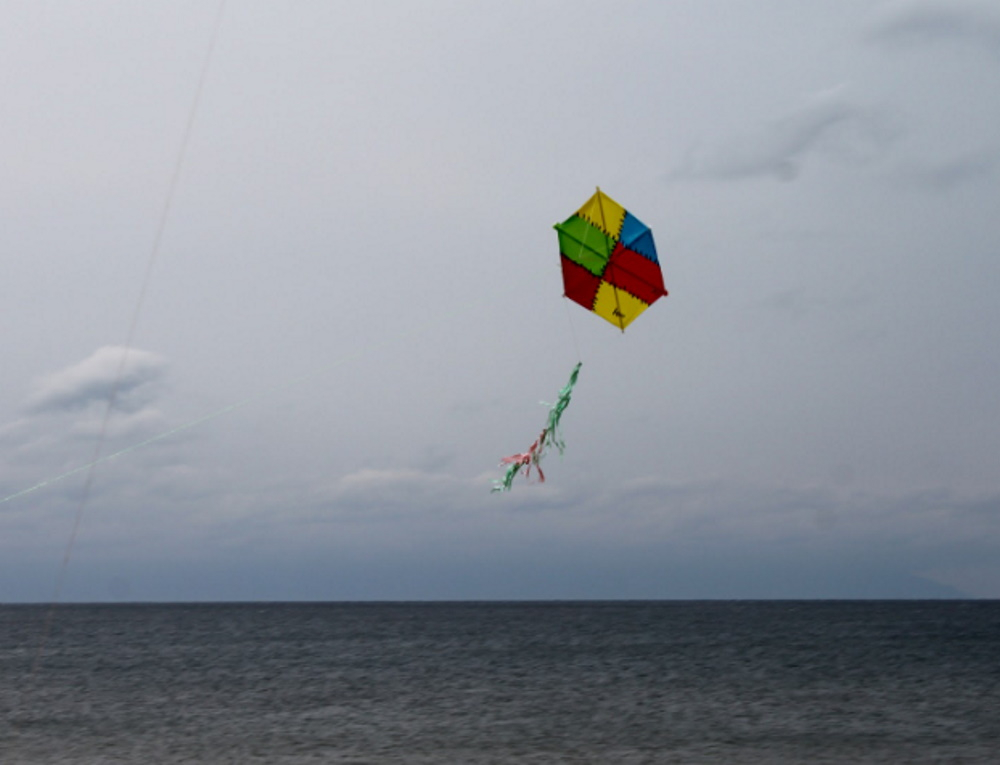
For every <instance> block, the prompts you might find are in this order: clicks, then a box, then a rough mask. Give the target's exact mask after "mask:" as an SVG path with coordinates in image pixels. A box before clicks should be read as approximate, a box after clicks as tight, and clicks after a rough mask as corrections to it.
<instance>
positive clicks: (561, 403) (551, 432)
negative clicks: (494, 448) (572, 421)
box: [492, 363, 582, 492]
mask: <svg viewBox="0 0 1000 765" xmlns="http://www.w3.org/2000/svg"><path fill="white" fill-rule="evenodd" d="M581 366H582V363H578V364H577V365H576V366H575V367H573V373H572V374H571V375H570V376H569V382H568V383H566V387H565V388H563V389H562V390H561V391H559V398H558V400H557V401H556V402H555V403H554V404H546V406H548V407H549V416H548V419H547V421H546V425H545V427H544V428H543V429H542V432H541V434H539V436H538V438H536V439H535V442H534V443H533V444H532V445H531V446H530V447H528V451H526V452H521V453H520V454H512V455H510V456H509V457H504V458H503V459H501V460H500V466H501V467H503V466H504V465H506V466H507V472H506V473H505V474H504V477H503V478H502V479H499V480H495V481H493V489H492V491H494V492H498V491H510V490H511V487H512V486H513V484H514V478H515V477H516V476H517V474H518V473H519V472H520V470H521V468H524V475H525V477H526V478H529V477H530V476H531V469H532V468H534V469H535V470H537V471H538V482H539V483H544V482H545V473H543V472H542V465H541V461H542V457H544V456H545V452H546V450H547V449H548V448H549V447H550V446H554V447H556V448H557V449H558V450H559V453H560V454H562V453H563V451H564V450H565V449H566V443H565V442H564V441H563V440H562V437H561V436H560V435H559V421H560V420H561V419H562V415H563V412H565V411H566V407H568V406H569V402H570V398H571V397H572V394H573V386H575V385H576V378H577V377H579V375H580V367H581ZM543 403H544V402H543Z"/></svg>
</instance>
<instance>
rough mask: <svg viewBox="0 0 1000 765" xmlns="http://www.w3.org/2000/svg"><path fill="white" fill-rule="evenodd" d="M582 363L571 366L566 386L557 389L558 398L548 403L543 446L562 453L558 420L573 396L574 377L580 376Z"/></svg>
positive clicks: (562, 447)
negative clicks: (571, 371) (554, 448)
mask: <svg viewBox="0 0 1000 765" xmlns="http://www.w3.org/2000/svg"><path fill="white" fill-rule="evenodd" d="M581 366H583V363H582V362H580V363H577V365H576V366H575V367H573V373H572V374H571V375H570V376H569V382H568V383H566V387H565V388H563V389H562V390H561V391H559V398H558V399H557V400H556V402H555V403H554V404H549V405H548V406H549V421H548V424H547V425H546V426H545V431H544V432H545V433H546V434H547V435H546V439H545V446H554V447H556V449H558V450H559V453H560V454H562V453H563V452H564V451H566V442H565V441H563V439H562V435H561V434H560V432H559V421H560V420H561V419H562V416H563V412H565V411H566V408H567V407H568V406H569V402H570V399H571V398H572V396H573V388H574V387H575V386H576V378H578V377H579V376H580V367H581Z"/></svg>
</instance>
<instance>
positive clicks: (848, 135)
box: [671, 86, 894, 181]
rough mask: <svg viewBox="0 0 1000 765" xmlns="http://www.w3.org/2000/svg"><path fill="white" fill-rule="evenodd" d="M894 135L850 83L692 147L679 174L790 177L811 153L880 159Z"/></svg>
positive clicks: (853, 160) (843, 159) (842, 159)
mask: <svg viewBox="0 0 1000 765" xmlns="http://www.w3.org/2000/svg"><path fill="white" fill-rule="evenodd" d="M893 137H894V131H893V130H892V129H891V128H890V126H889V125H888V123H887V121H886V120H885V118H884V117H883V116H882V115H880V114H879V113H878V112H877V111H876V110H874V109H872V108H870V107H867V106H864V105H862V104H861V103H859V102H857V101H855V100H854V99H853V98H852V97H851V96H850V95H849V94H848V92H847V89H846V88H845V87H844V86H839V87H836V88H833V89H831V90H826V91H822V92H820V93H816V94H813V95H812V96H810V97H809V98H807V99H805V100H804V101H803V102H802V103H801V104H799V105H798V106H797V107H795V108H794V109H792V110H790V111H789V112H788V113H786V114H785V115H784V116H782V117H780V118H777V119H775V120H772V121H770V122H768V123H766V124H763V125H760V126H758V127H757V128H756V129H753V130H750V131H748V132H746V133H743V134H739V135H733V136H730V137H728V138H723V139H721V140H719V141H717V142H715V143H714V144H708V145H706V146H703V147H695V148H692V149H691V150H690V151H689V152H688V155H687V157H686V158H685V160H684V162H683V163H681V165H680V166H679V167H678V168H676V169H675V170H674V171H673V173H671V176H672V177H674V178H679V179H685V178H688V179H690V178H719V179H736V178H751V177H761V176H763V177H773V178H776V179H778V180H782V181H790V180H793V179H794V178H796V177H797V176H798V175H799V173H800V172H801V169H802V165H803V164H804V163H805V161H806V159H807V158H808V157H809V156H810V155H814V154H818V155H822V156H825V157H827V158H828V159H830V160H832V161H834V162H838V163H841V164H865V163H868V162H871V161H874V160H875V159H877V158H878V157H879V156H880V155H881V154H882V153H883V152H884V150H885V147H886V145H887V144H888V143H889V142H890V141H891V140H892V138H893Z"/></svg>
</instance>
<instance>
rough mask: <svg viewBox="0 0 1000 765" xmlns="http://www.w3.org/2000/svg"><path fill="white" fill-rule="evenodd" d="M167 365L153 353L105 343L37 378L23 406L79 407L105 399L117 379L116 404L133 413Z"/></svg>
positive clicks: (47, 408)
mask: <svg viewBox="0 0 1000 765" xmlns="http://www.w3.org/2000/svg"><path fill="white" fill-rule="evenodd" d="M166 367H167V364H166V361H165V360H164V359H163V358H162V357H160V356H158V355H156V354H155V353H150V352H149V351H142V350H139V349H135V348H133V349H126V348H122V347H118V346H112V345H107V346H104V347H103V348H98V349H97V350H96V351H94V353H93V354H91V355H90V356H88V357H87V358H86V359H84V360H83V361H81V362H79V363H77V364H73V365H72V366H69V367H66V368H65V369H61V370H60V371H58V372H53V373H52V374H50V375H46V376H45V377H43V378H42V379H41V380H39V381H38V382H37V383H36V385H35V389H34V390H33V391H32V392H31V393H30V395H29V396H28V399H27V402H26V408H27V410H28V411H29V412H32V413H40V412H47V411H55V410H67V409H82V408H84V407H87V406H89V405H90V404H93V403H94V402H99V401H107V400H108V398H109V397H110V395H111V392H112V389H113V388H114V387H115V381H116V379H117V380H118V387H117V391H116V404H117V405H118V407H119V408H122V409H125V410H126V411H133V412H134V411H136V410H137V409H139V408H141V406H142V405H143V404H145V403H146V402H147V401H148V395H149V391H150V388H151V386H152V385H153V384H154V383H157V382H159V381H161V380H162V379H163V376H164V374H165V372H166Z"/></svg>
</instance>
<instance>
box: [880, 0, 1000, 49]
mask: <svg viewBox="0 0 1000 765" xmlns="http://www.w3.org/2000/svg"><path fill="white" fill-rule="evenodd" d="M871 36H872V38H873V39H875V40H878V41H885V42H933V41H944V40H950V41H955V42H960V43H965V44H969V45H973V46H977V47H982V48H985V49H986V50H988V51H990V52H992V53H994V54H996V55H1000V9H998V7H997V5H996V3H985V2H962V1H961V0H919V1H918V0H909V1H907V2H899V3H894V4H893V5H891V6H890V7H889V8H887V9H886V10H885V11H884V12H883V13H881V14H880V15H879V17H878V18H877V20H876V21H875V22H874V23H873V24H872V27H871Z"/></svg>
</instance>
